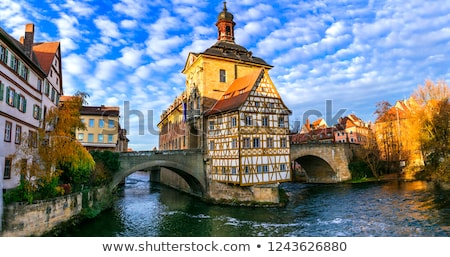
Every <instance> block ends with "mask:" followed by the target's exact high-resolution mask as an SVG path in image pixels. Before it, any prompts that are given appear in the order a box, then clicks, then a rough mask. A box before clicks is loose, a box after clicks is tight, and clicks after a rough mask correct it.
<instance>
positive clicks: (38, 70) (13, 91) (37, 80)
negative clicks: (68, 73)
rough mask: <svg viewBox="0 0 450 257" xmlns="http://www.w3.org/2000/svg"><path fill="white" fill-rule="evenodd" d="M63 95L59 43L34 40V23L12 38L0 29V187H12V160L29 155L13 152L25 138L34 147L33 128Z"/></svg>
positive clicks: (14, 183)
mask: <svg viewBox="0 0 450 257" xmlns="http://www.w3.org/2000/svg"><path fill="white" fill-rule="evenodd" d="M62 94H63V85H62V68H61V50H60V43H59V42H43V43H35V42H34V25H33V24H27V25H26V26H25V35H24V36H23V37H21V38H20V39H19V40H16V39H14V38H13V37H11V36H10V35H9V34H8V33H6V32H5V31H4V30H3V29H2V28H0V131H1V132H2V133H0V172H1V173H0V174H1V175H2V177H1V179H2V182H3V183H2V189H3V190H7V189H11V188H14V187H16V186H17V185H18V184H19V182H20V176H19V174H18V172H16V171H15V169H14V167H15V166H16V165H15V163H17V162H19V161H20V162H21V163H23V164H24V165H28V164H30V163H31V162H32V161H33V157H32V156H21V155H17V157H16V158H15V159H13V158H12V155H13V154H17V151H18V147H19V145H21V144H22V143H23V140H24V139H25V138H27V139H28V144H29V147H31V148H36V147H37V130H38V129H39V128H43V124H45V122H44V118H45V115H46V113H47V111H48V110H49V109H50V108H53V107H55V106H57V104H58V102H59V98H60V96H61V95H62Z"/></svg>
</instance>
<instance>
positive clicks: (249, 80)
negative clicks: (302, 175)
mask: <svg viewBox="0 0 450 257" xmlns="http://www.w3.org/2000/svg"><path fill="white" fill-rule="evenodd" d="M216 26H217V29H218V39H217V42H216V43H215V44H213V45H212V46H211V47H210V48H208V49H206V50H205V51H204V52H201V53H192V52H191V53H189V55H188V57H187V60H186V63H185V66H184V68H183V71H182V73H183V74H185V75H186V89H185V91H184V92H183V93H182V94H181V95H180V96H179V97H177V98H176V100H175V101H174V103H173V104H172V105H171V106H170V107H169V108H168V109H167V110H166V111H164V112H163V114H162V115H161V120H160V122H159V124H158V127H159V130H160V137H159V139H160V141H159V148H160V149H161V150H173V149H202V150H203V151H204V152H205V155H206V156H205V158H206V159H209V160H210V161H209V162H208V163H209V165H208V167H207V170H208V175H209V177H210V178H211V179H212V180H215V181H218V182H226V183H232V184H239V185H256V184H269V183H272V184H273V183H276V182H280V181H288V180H290V160H289V154H290V152H289V139H288V136H289V117H288V115H289V114H290V113H291V112H290V110H288V108H287V107H286V106H285V105H284V103H283V101H282V99H281V97H280V95H279V94H278V92H277V90H276V88H275V86H274V84H273V82H272V81H271V79H270V76H269V74H268V71H269V70H270V69H271V68H272V66H271V65H269V64H267V63H266V62H265V61H264V60H263V59H261V58H258V57H255V56H253V54H252V52H251V51H248V50H247V49H246V48H245V47H243V46H240V45H238V44H236V43H235V42H234V26H235V22H234V20H233V15H232V14H231V13H230V12H228V10H227V7H226V3H224V7H223V11H222V12H221V13H220V14H219V15H218V17H217V22H216Z"/></svg>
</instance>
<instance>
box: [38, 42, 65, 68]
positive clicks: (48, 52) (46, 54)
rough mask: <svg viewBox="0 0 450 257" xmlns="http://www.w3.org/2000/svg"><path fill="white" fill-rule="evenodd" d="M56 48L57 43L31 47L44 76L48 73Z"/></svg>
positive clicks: (39, 44) (57, 46)
mask: <svg viewBox="0 0 450 257" xmlns="http://www.w3.org/2000/svg"><path fill="white" fill-rule="evenodd" d="M58 48H59V42H45V43H36V44H34V45H33V51H34V53H35V54H36V57H37V59H38V60H39V64H40V65H41V67H42V69H43V70H44V71H45V73H46V74H48V73H49V72H50V68H51V67H52V63H53V59H54V58H55V55H56V53H57V51H58Z"/></svg>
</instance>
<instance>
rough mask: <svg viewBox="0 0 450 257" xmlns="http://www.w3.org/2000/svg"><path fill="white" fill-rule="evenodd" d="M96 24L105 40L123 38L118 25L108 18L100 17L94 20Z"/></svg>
mask: <svg viewBox="0 0 450 257" xmlns="http://www.w3.org/2000/svg"><path fill="white" fill-rule="evenodd" d="M94 24H95V26H96V27H97V28H98V29H99V30H100V34H101V35H102V36H103V37H105V38H115V39H119V38H120V37H121V34H120V31H119V28H118V26H117V24H116V23H115V22H112V21H111V20H110V19H109V18H108V17H105V16H101V17H98V18H96V19H94Z"/></svg>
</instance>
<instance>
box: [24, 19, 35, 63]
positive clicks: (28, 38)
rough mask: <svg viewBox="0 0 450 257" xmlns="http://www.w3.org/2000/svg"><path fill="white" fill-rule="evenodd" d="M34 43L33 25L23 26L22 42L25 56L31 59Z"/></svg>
mask: <svg viewBox="0 0 450 257" xmlns="http://www.w3.org/2000/svg"><path fill="white" fill-rule="evenodd" d="M33 43H34V24H31V23H29V24H27V25H25V38H24V40H23V46H24V48H25V54H26V55H27V56H29V57H30V58H31V53H32V50H33Z"/></svg>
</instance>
